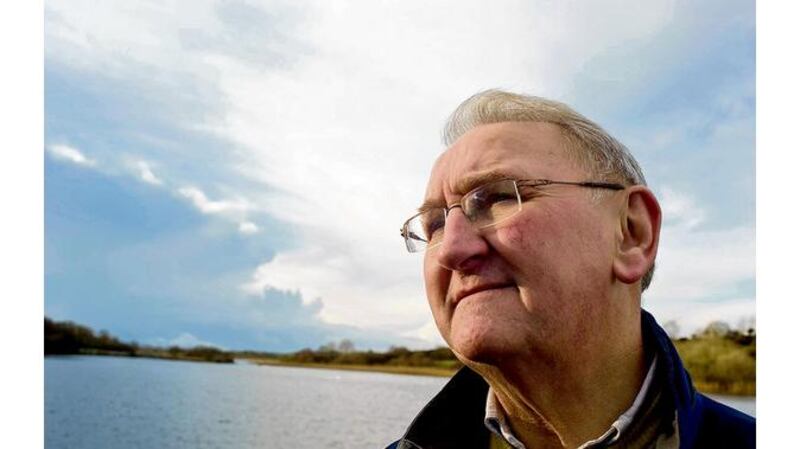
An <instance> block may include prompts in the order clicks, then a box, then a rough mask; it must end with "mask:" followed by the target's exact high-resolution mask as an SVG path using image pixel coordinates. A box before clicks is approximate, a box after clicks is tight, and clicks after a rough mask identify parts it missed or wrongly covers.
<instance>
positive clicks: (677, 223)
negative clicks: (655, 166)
mask: <svg viewBox="0 0 800 449" xmlns="http://www.w3.org/2000/svg"><path fill="white" fill-rule="evenodd" d="M659 190H660V195H659V203H660V204H661V213H662V216H663V219H664V223H663V225H664V227H665V228H667V227H675V228H682V229H689V228H694V227H695V226H697V225H699V224H701V223H702V222H703V221H705V218H706V212H705V210H703V209H702V208H700V206H698V205H697V202H696V201H695V200H694V198H692V197H690V196H689V195H687V194H682V193H680V192H678V191H676V190H674V189H672V188H671V187H667V186H664V187H662V188H661V189H659Z"/></svg>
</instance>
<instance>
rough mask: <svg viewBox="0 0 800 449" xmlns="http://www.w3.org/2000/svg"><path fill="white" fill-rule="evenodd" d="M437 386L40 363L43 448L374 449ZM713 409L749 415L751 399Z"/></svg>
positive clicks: (123, 362)
mask: <svg viewBox="0 0 800 449" xmlns="http://www.w3.org/2000/svg"><path fill="white" fill-rule="evenodd" d="M447 380H448V379H447V378H444V377H429V376H408V375H396V374H385V373H371V372H357V371H336V370H321V369H307V368H289V367H272V366H256V365H251V364H247V363H237V364H211V363H193V362H181V361H168V360H154V359H141V358H125V357H90V356H69V357H47V358H45V447H46V448H48V449H62V448H63V449H67V448H69V449H84V448H86V449H88V448H117V449H133V448H142V449H155V448H164V449H190V448H192V449H193V448H197V449H203V448H231V449H236V448H291V449H306V448H308V449H310V448H320V447H325V448H342V449H359V448H383V447H385V446H386V444H388V443H389V442H391V441H393V440H395V439H397V438H398V437H399V436H400V435H402V433H403V432H404V431H405V428H406V427H407V426H408V424H409V423H410V422H411V420H412V419H413V418H414V416H416V414H417V412H419V410H420V409H421V408H422V407H423V406H424V405H425V403H426V402H427V401H428V400H429V399H430V398H431V397H433V396H434V395H435V394H436V393H437V392H438V391H439V390H440V389H441V387H442V386H443V385H444V384H445V383H446V382H447ZM717 399H721V400H722V401H723V402H726V403H728V404H729V405H732V406H734V407H737V408H740V409H744V410H745V412H747V413H750V414H755V401H754V399H753V398H749V399H744V400H742V399H738V398H726V397H717ZM750 405H752V411H748V410H750V409H749V408H748V407H750Z"/></svg>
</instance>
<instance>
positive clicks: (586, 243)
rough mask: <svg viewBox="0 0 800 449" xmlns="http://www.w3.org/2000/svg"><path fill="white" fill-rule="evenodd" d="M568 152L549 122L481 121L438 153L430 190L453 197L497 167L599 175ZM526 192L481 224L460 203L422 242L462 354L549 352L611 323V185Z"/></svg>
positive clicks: (542, 174) (564, 176)
mask: <svg viewBox="0 0 800 449" xmlns="http://www.w3.org/2000/svg"><path fill="white" fill-rule="evenodd" d="M568 154H569V153H568V152H567V150H566V149H565V142H564V140H563V138H562V137H561V134H560V130H559V128H557V127H556V126H554V125H551V124H546V123H518V122H514V123H498V124H491V125H482V126H479V127H477V128H474V129H472V130H471V131H469V132H468V133H466V134H465V135H463V136H462V137H461V138H460V139H459V140H458V141H457V142H456V143H455V144H454V145H453V146H452V147H451V148H450V149H448V150H447V151H446V152H445V153H444V154H443V155H442V156H441V157H440V158H439V159H438V161H437V162H436V164H435V165H434V168H433V171H432V173H431V178H430V181H429V184H428V189H427V192H426V202H429V201H433V202H435V203H437V204H438V205H442V206H443V205H453V204H456V203H458V201H459V200H460V199H461V197H462V196H463V195H464V194H465V193H467V192H468V191H469V190H471V189H473V188H475V187H477V186H478V185H480V184H483V183H484V182H485V179H486V177H485V176H484V177H483V181H479V180H477V179H478V178H479V177H481V175H486V174H487V173H491V172H494V173H495V174H500V175H501V176H504V177H506V178H512V179H517V180H521V179H550V180H554V181H586V180H589V179H590V178H592V176H591V175H590V174H589V173H588V172H587V171H586V170H585V169H583V168H581V167H580V166H579V164H577V163H576V162H574V160H573V159H572V158H570V157H569V155H568ZM592 180H595V179H592ZM473 181H474V182H473ZM522 193H523V199H525V198H526V197H527V198H529V200H528V201H525V202H524V203H523V208H522V211H521V212H519V213H518V214H516V215H514V216H513V217H512V218H510V219H508V220H505V221H503V222H502V223H499V224H497V225H495V226H493V227H489V228H485V229H480V230H477V229H475V228H473V227H472V226H471V224H470V223H469V222H468V221H467V219H466V218H465V217H464V215H463V213H462V212H461V209H458V208H455V209H453V210H452V211H451V213H450V215H449V216H448V218H447V221H446V223H445V232H444V240H443V242H442V243H441V245H439V246H437V247H434V248H430V249H428V250H427V252H426V254H425V286H426V291H427V295H428V300H429V302H430V306H431V310H432V311H433V315H434V319H435V320H436V324H437V326H438V327H439V331H440V332H441V333H442V336H443V337H444V339H445V340H446V341H447V343H448V344H449V346H450V347H451V348H452V349H453V350H454V351H455V352H456V353H457V354H458V355H459V356H460V357H461V358H462V360H470V361H476V362H484V363H492V362H496V361H497V359H498V358H503V357H509V356H514V355H516V356H518V355H520V353H521V352H526V353H531V352H534V353H536V355H538V356H539V357H540V358H541V357H544V358H547V357H548V355H552V354H555V353H557V352H558V351H562V352H563V351H564V350H569V348H570V347H571V346H569V345H583V344H584V343H585V342H586V341H587V339H590V338H591V337H592V336H593V335H602V333H599V334H598V331H599V330H601V329H600V327H608V326H612V325H613V323H614V317H613V314H612V313H611V312H612V311H613V309H614V307H610V306H609V301H608V297H609V296H610V295H608V294H607V293H608V291H609V288H610V285H611V283H612V281H613V272H612V260H613V256H614V254H615V247H616V243H615V242H616V241H617V239H616V235H618V233H619V231H618V224H619V218H618V215H617V208H615V207H613V205H614V204H615V203H614V202H613V198H614V196H613V194H610V195H609V196H608V197H603V198H601V199H600V200H596V199H592V197H591V195H590V193H591V190H589V189H585V188H581V187H575V186H547V187H543V188H541V189H538V190H533V191H528V192H527V194H526V192H525V191H522Z"/></svg>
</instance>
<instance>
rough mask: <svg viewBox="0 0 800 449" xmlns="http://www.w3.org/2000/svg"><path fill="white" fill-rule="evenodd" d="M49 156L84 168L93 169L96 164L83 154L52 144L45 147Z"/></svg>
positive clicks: (69, 147)
mask: <svg viewBox="0 0 800 449" xmlns="http://www.w3.org/2000/svg"><path fill="white" fill-rule="evenodd" d="M47 150H48V151H49V152H50V154H51V155H52V156H53V157H54V158H56V159H58V160H62V161H68V162H72V163H73V164H77V165H81V166H84V167H94V166H96V165H97V162H96V161H94V160H92V159H89V158H87V157H86V156H84V154H83V153H81V152H80V151H78V150H77V149H76V148H73V147H71V146H68V145H60V144H53V145H50V146H48V147H47Z"/></svg>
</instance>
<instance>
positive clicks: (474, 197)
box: [400, 179, 625, 253]
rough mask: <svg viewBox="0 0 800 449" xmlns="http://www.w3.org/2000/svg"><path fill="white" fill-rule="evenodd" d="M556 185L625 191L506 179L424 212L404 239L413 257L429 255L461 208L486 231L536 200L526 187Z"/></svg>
mask: <svg viewBox="0 0 800 449" xmlns="http://www.w3.org/2000/svg"><path fill="white" fill-rule="evenodd" d="M553 184H560V185H571V186H579V187H588V188H593V189H611V190H623V189H624V188H625V186H624V185H622V184H615V183H608V182H595V181H586V182H572V181H551V180H549V179H534V180H514V179H502V180H499V181H493V182H490V183H487V184H484V185H482V186H480V187H477V188H475V189H473V190H471V191H470V192H469V193H467V194H466V195H464V196H463V197H461V200H460V201H459V202H458V204H453V205H452V206H447V207H436V208H432V209H428V210H424V211H422V212H420V213H418V214H416V215H414V216H413V217H411V218H409V219H408V220H406V222H405V223H403V227H402V228H401V229H400V235H402V236H403V238H404V239H405V242H406V249H408V252H410V253H417V252H422V251H425V250H426V249H427V248H433V247H436V246H438V245H439V244H441V243H442V240H443V239H444V223H445V220H446V219H447V216H448V215H449V214H450V211H451V210H453V209H454V208H456V207H458V208H461V211H462V212H463V213H464V216H465V217H466V218H467V220H469V222H470V223H472V226H474V227H475V228H476V229H484V228H488V227H489V226H493V225H496V224H498V223H500V222H502V221H505V220H508V219H509V218H511V217H513V216H514V215H516V214H517V213H519V212H520V211H521V210H522V203H523V200H524V201H529V200H530V199H532V196H529V195H526V194H520V188H522V187H532V188H537V187H543V186H548V185H553Z"/></svg>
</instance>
